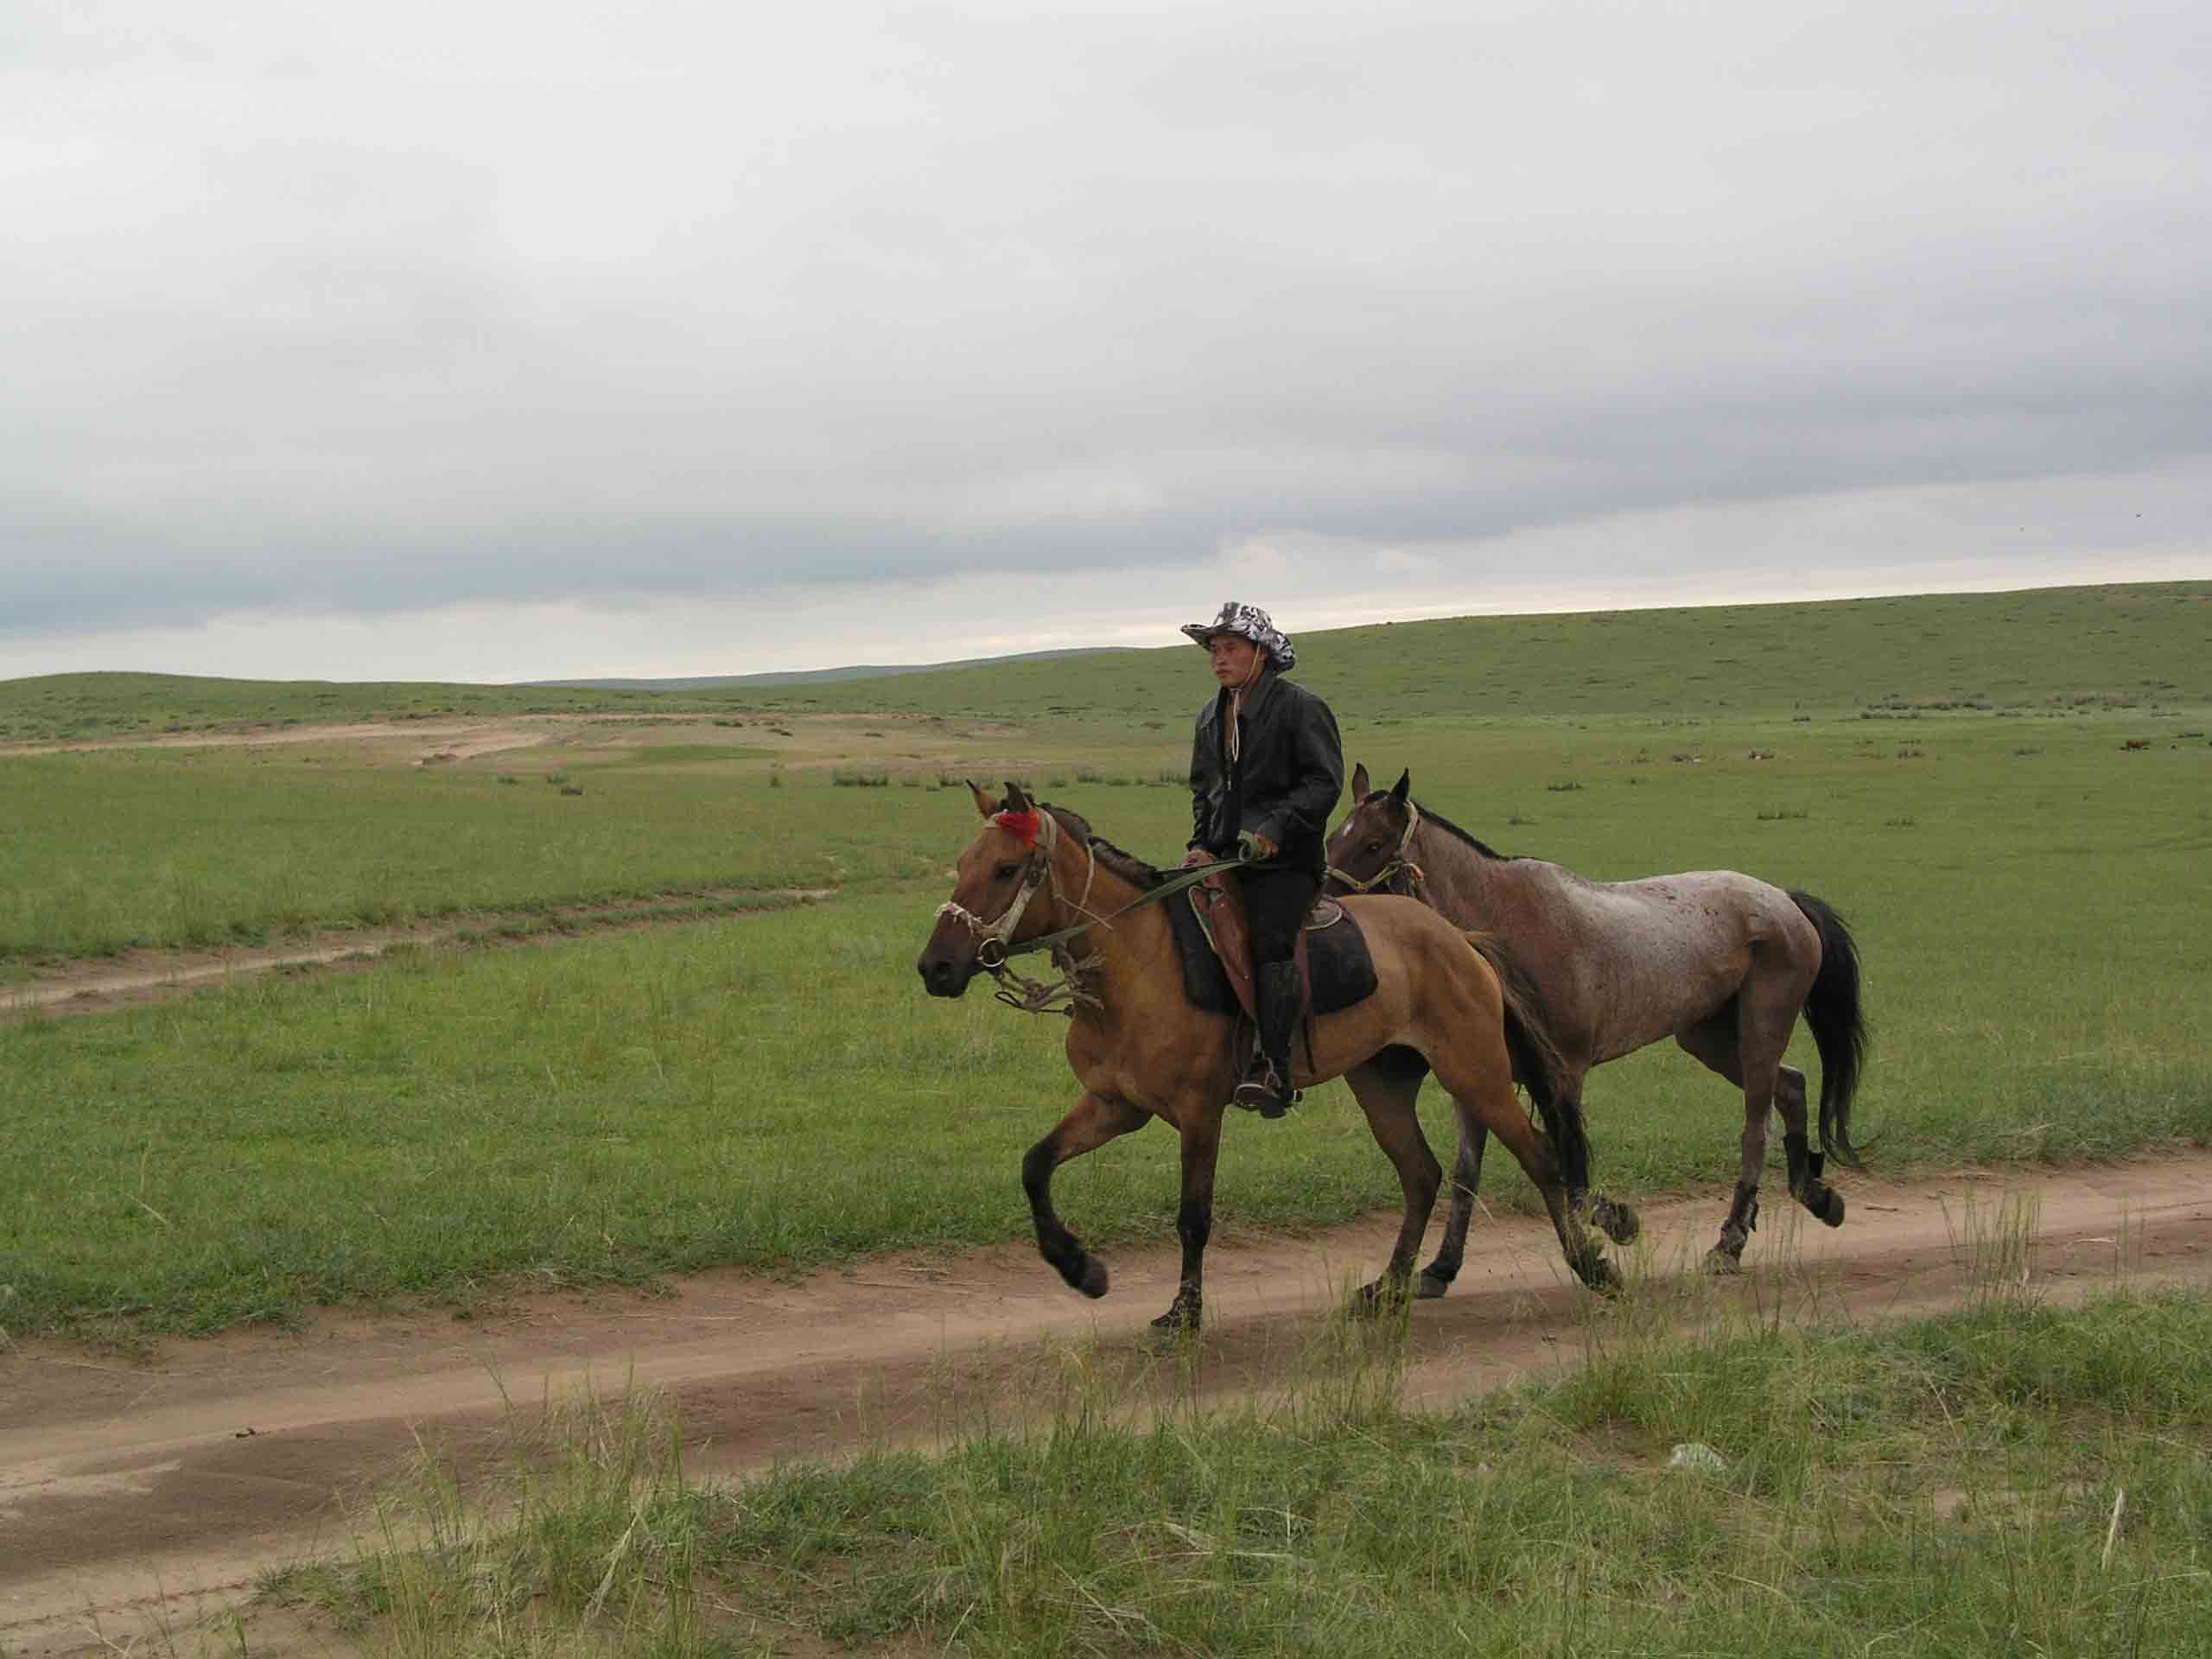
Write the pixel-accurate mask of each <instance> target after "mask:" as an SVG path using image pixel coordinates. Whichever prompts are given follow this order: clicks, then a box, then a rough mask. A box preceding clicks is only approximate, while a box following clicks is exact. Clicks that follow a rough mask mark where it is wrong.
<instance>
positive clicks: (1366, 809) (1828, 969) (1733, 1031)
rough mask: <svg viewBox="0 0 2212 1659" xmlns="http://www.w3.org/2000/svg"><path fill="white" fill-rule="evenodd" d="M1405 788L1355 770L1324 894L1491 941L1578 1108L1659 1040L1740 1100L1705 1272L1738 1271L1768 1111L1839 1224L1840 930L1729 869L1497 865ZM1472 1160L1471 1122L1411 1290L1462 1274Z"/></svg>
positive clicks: (1794, 1184)
mask: <svg viewBox="0 0 2212 1659" xmlns="http://www.w3.org/2000/svg"><path fill="white" fill-rule="evenodd" d="M1411 783H1412V775H1411V774H1410V773H1407V774H1405V775H1402V776H1401V777H1400V778H1399V779H1398V781H1397V784H1396V785H1395V787H1394V788H1391V789H1388V790H1378V791H1372V792H1370V790H1369V788H1368V778H1367V768H1366V767H1365V766H1360V767H1358V768H1357V769H1356V770H1355V771H1354V772H1353V773H1352V780H1351V794H1352V801H1353V806H1352V810H1351V812H1350V813H1349V814H1348V815H1346V817H1345V818H1344V822H1343V823H1340V824H1338V826H1337V829H1336V833H1335V834H1334V835H1332V836H1330V837H1329V866H1330V874H1331V877H1332V880H1331V882H1330V887H1331V889H1332V891H1338V892H1354V893H1374V892H1395V893H1408V894H1412V895H1414V896H1417V897H1420V898H1424V899H1427V901H1428V902H1429V904H1431V905H1432V906H1434V907H1435V908H1436V909H1437V910H1439V911H1440V912H1442V913H1443V914H1444V916H1445V917H1446V918H1447V919H1449V920H1451V921H1452V922H1454V923H1456V924H1458V925H1459V926H1461V927H1465V928H1473V929H1479V930H1481V931H1484V933H1487V934H1489V935H1490V936H1491V938H1492V939H1493V940H1494V942H1495V944H1496V945H1497V948H1498V950H1500V952H1501V954H1502V955H1503V956H1504V957H1505V958H1506V960H1507V961H1508V962H1509V963H1510V964H1511V966H1513V967H1514V968H1516V969H1518V970H1519V973H1520V976H1521V977H1522V980H1523V982H1525V983H1527V984H1528V985H1529V986H1530V987H1531V988H1533V989H1534V991H1535V995H1536V998H1537V1000H1538V1001H1539V1003H1540V1005H1541V1006H1540V1007H1539V1008H1538V1009H1537V1010H1536V1015H1537V1017H1538V1018H1540V1019H1541V1020H1543V1022H1544V1023H1545V1025H1546V1027H1547V1029H1548V1034H1549V1036H1550V1037H1551V1039H1552V1041H1553V1042H1554V1044H1555V1045H1556V1046H1557V1047H1558V1049H1559V1052H1560V1057H1561V1058H1562V1059H1563V1060H1564V1061H1565V1062H1566V1072H1565V1076H1564V1077H1563V1078H1562V1079H1561V1083H1562V1085H1563V1088H1564V1091H1565V1092H1566V1094H1567V1096H1568V1097H1569V1098H1570V1099H1571V1100H1572V1102H1573V1104H1574V1105H1576V1106H1577V1107H1579V1106H1580V1102H1581V1093H1582V1078H1583V1076H1584V1074H1585V1073H1586V1072H1587V1071H1589V1069H1590V1068H1591V1067H1592V1066H1593V1065H1604V1064H1605V1062H1606V1061H1607V1060H1613V1059H1618V1058H1620V1057H1621V1056H1622V1055H1624V1054H1629V1053H1633V1052H1635V1051H1636V1050H1637V1049H1639V1048H1642V1047H1643V1046H1645V1045H1646V1044H1648V1043H1656V1042H1657V1041H1658V1040H1659V1039H1661V1038H1662V1037H1672V1038H1673V1039H1675V1041H1676V1042H1678V1043H1680V1044H1681V1046H1682V1047H1683V1048H1685V1049H1687V1050H1688V1052H1690V1054H1692V1055H1693V1056H1694V1057H1695V1058H1697V1059H1699V1060H1700V1061H1702V1062H1703V1063H1704V1064H1705V1065H1707V1066H1709V1067H1711V1068H1712V1069H1713V1071H1717V1072H1719V1074H1720V1075H1721V1076H1722V1077H1726V1078H1727V1079H1728V1081H1729V1082H1731V1083H1732V1084H1735V1085H1736V1086H1737V1087H1738V1088H1739V1089H1741V1090H1743V1091H1744V1139H1743V1162H1742V1166H1741V1168H1740V1171H1739V1172H1738V1179H1737V1183H1736V1192H1735V1196H1734V1198H1733V1200H1732V1202H1731V1204H1730V1205H1729V1207H1728V1218H1727V1219H1726V1221H1725V1222H1723V1223H1722V1224H1721V1227H1720V1239H1719V1243H1716V1244H1715V1245H1714V1246H1713V1249H1712V1250H1711V1251H1710V1252H1709V1253H1708V1254H1707V1264H1708V1265H1709V1266H1710V1267H1712V1268H1713V1269H1715V1270H1716V1271H1719V1272H1734V1271H1735V1270H1737V1268H1738V1267H1739V1266H1740V1265H1741V1262H1742V1258H1743V1254H1744V1243H1745V1239H1746V1238H1747V1237H1748V1236H1750V1234H1751V1229H1752V1228H1753V1226H1754V1225H1755V1224H1757V1221H1758V1210H1759V1202H1758V1189H1759V1177H1760V1175H1761V1174H1762V1173H1764V1171H1765V1168H1766V1133H1767V1113H1768V1112H1769V1110H1770V1109H1772V1110H1777V1111H1779V1112H1780V1113H1781V1114H1782V1126H1783V1135H1782V1144H1783V1151H1784V1153H1785V1154H1786V1155H1787V1157H1788V1159H1789V1191H1790V1193H1791V1195H1792V1196H1793V1197H1795V1198H1796V1200H1797V1201H1798V1202H1799V1203H1800V1204H1802V1205H1804V1206H1805V1208H1806V1209H1808V1210H1809V1211H1812V1213H1813V1214H1814V1215H1815V1216H1817V1217H1820V1218H1821V1220H1822V1221H1824V1222H1826V1223H1827V1224H1828V1225H1829V1226H1831V1227H1840V1226H1841V1225H1842V1224H1843V1199H1842V1198H1841V1197H1840V1196H1839V1195H1838V1194H1837V1192H1836V1191H1835V1189H1834V1187H1832V1186H1830V1185H1828V1184H1827V1182H1826V1181H1825V1180H1823V1179H1821V1171H1822V1168H1823V1166H1824V1162H1825V1159H1826V1157H1827V1156H1829V1155H1833V1156H1834V1158H1835V1159H1836V1160H1838V1161H1839V1162H1841V1163H1844V1164H1847V1165H1849V1166H1852V1167H1853V1168H1854V1169H1856V1168H1859V1167H1863V1166H1862V1165H1861V1163H1860V1160H1859V1153H1858V1149H1857V1148H1856V1147H1853V1145H1852V1142H1851V1097H1852V1094H1853V1090H1855V1089H1856V1088H1857V1086H1858V1083H1859V1069H1860V1066H1861V1065H1862V1064H1863V1063H1864V1061H1865V1058H1866V1020H1865V1016H1864V1014H1862V1012H1861V1010H1860V1007H1859V954H1858V950H1857V949H1856V948H1855V947H1854V946H1853V944H1852V939H1851V934H1850V931H1848V930H1847V928H1846V927H1845V926H1844V924H1843V918H1841V917H1840V916H1838V915H1837V914H1836V913H1835V912H1834V911H1833V910H1831V909H1830V908H1829V907H1828V906H1827V905H1825V904H1823V903H1822V902H1821V900H1820V899H1815V898H1814V897H1813V896H1812V895H1811V894H1809V893H1796V892H1792V893H1784V892H1783V890H1782V889H1781V888H1779V887H1770V886H1768V885H1767V884H1766V883H1765V882H1764V881H1758V880H1753V879H1752V878H1751V877H1750V876H1748V875H1741V874H1738V873H1737V872H1735V871H1733V870H1700V871H1696V872H1694V873H1691V874H1683V875H1661V876H1653V877H1651V878H1649V879H1648V880H1642V881H1615V882H1605V883H1599V882H1595V881H1588V880H1584V879H1583V878H1582V877H1580V876H1579V875H1577V874H1574V873H1573V871H1572V870H1568V869H1565V868H1561V867H1560V866H1559V865H1557V864H1548V863H1546V862H1544V861H1542V860H1541V859H1533V858H1508V857H1505V856H1503V855H1501V854H1498V853H1497V852H1494V851H1492V850H1491V849H1490V848H1488V847H1485V846H1484V844H1483V843H1482V842H1479V841H1477V840H1476V839H1475V838H1474V837H1473V836H1471V835H1469V834H1467V833H1466V831H1465V830H1464V829H1459V827H1458V826H1456V825H1454V824H1452V823H1448V822H1447V821H1446V820H1445V819H1442V818H1440V817H1437V816H1436V815H1435V814H1434V813H1433V812H1432V811H1430V810H1427V808H1426V807H1423V806H1421V804H1420V803H1418V802H1416V801H1415V800H1414V798H1412V796H1411V795H1410V793H1409V792H1408V790H1409V787H1410V785H1411ZM1801 1013H1802V1014H1803V1015H1804V1016H1805V1023H1806V1024H1807V1025H1808V1027H1811V1029H1812V1033H1813V1042H1814V1046H1815V1047H1816V1048H1818V1049H1819V1051H1820V1056H1821V1109H1820V1133H1821V1150H1820V1151H1817V1152H1815V1151H1814V1150H1813V1149H1812V1147H1811V1146H1810V1144H1809V1143H1808V1138H1807V1135H1806V1124H1805V1074H1804V1073H1803V1072H1802V1071H1798V1070H1797V1069H1796V1067H1795V1066H1789V1065H1783V1064H1782V1056H1783V1050H1785V1049H1786V1048H1787V1047H1788V1046H1789V1033H1790V1031H1791V1029H1792V1028H1793V1027H1795V1026H1796V1023H1797V1016H1798V1015H1799V1014H1801ZM1483 1148H1484V1141H1483V1135H1482V1132H1481V1130H1480V1129H1479V1128H1477V1129H1476V1130H1475V1131H1474V1133H1473V1134H1471V1135H1465V1136H1463V1137H1462V1138H1461V1140H1460V1142H1459V1157H1458V1160H1456V1162H1455V1163H1454V1165H1453V1167H1452V1208H1451V1213H1450V1215H1449V1217H1448V1218H1447V1220H1446V1224H1445V1230H1444V1242H1443V1243H1442V1245H1441V1246H1440V1249H1438V1251H1437V1254H1436V1259H1435V1260H1434V1261H1433V1262H1430V1263H1429V1265H1428V1266H1427V1268H1424V1269H1422V1272H1421V1281H1420V1284H1419V1287H1418V1294H1421V1295H1423V1296H1441V1295H1442V1294H1444V1292H1445V1288H1446V1287H1447V1286H1448V1285H1450V1284H1451V1282H1452V1279H1453V1278H1454V1277H1456V1276H1457V1274H1459V1263H1460V1260H1461V1257H1462V1255H1463V1253H1464V1252H1465V1248H1466V1241H1467V1223H1468V1219H1469V1217H1470V1216H1471V1213H1472V1211H1473V1209H1474V1200H1475V1189H1476V1186H1477V1184H1478V1182H1479V1181H1480V1180H1481V1179H1482V1166H1483Z"/></svg>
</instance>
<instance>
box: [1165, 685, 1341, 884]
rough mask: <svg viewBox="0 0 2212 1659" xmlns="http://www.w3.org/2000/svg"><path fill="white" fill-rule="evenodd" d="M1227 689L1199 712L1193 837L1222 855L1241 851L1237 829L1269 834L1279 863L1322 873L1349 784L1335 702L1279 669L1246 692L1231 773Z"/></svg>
mask: <svg viewBox="0 0 2212 1659" xmlns="http://www.w3.org/2000/svg"><path fill="white" fill-rule="evenodd" d="M1228 713H1229V692H1228V690H1227V689H1226V688H1224V689H1223V690H1220V691H1218V692H1217V693H1216V694H1215V695H1214V699H1213V701H1212V702H1209V703H1207V704H1206V705H1205V707H1204V708H1202V709H1199V710H1198V732H1197V734H1196V737H1195V739H1194V741H1192V746H1191V842H1190V844H1191V845H1192V846H1193V847H1203V848H1204V849H1205V850H1206V851H1208V852H1210V853H1212V854H1214V855H1217V856H1218V857H1227V856H1229V855H1230V854H1233V853H1234V852H1235V851H1236V836H1237V834H1238V832H1239V831H1242V830H1249V831H1251V832H1252V833H1253V834H1255V835H1262V836H1266V837H1267V838H1268V840H1269V841H1272V842H1274V844H1275V845H1276V846H1277V847H1278V848H1280V849H1281V851H1280V852H1279V853H1278V854H1277V857H1278V858H1279V859H1280V861H1281V862H1282V863H1284V864H1287V865H1290V866H1294V867H1295V868H1304V869H1310V870H1312V871H1313V872H1314V873H1315V874H1319V873H1320V872H1321V871H1322V870H1324V869H1325V868H1327V865H1328V855H1327V853H1326V852H1325V849H1324V843H1325V840H1326V838H1327V836H1328V829H1329V814H1330V812H1331V811H1332V810H1334V809H1335V807H1336V804H1337V797H1338V795H1339V794H1341V793H1342V792H1343V790H1344V740H1343V739H1342V738H1340V737H1338V735H1337V717H1336V716H1335V715H1332V714H1331V713H1330V712H1329V705H1328V704H1327V703H1325V702H1322V701H1321V699H1320V698H1319V697H1317V696H1314V695H1313V693H1312V692H1311V691H1308V690H1306V688H1305V687H1304V686H1302V685H1300V684H1299V683H1296V682H1295V681H1294V680H1286V679H1285V678H1283V677H1282V676H1281V674H1279V673H1277V672H1276V671H1274V669H1272V668H1269V669H1267V670H1265V671H1262V674H1261V675H1260V677H1259V678H1258V680H1256V681H1255V682H1254V683H1253V685H1252V688H1251V689H1250V690H1249V691H1247V692H1246V693H1245V694H1244V712H1243V717H1242V718H1241V719H1240V720H1239V721H1238V731H1239V753H1238V755H1237V760H1236V767H1235V769H1234V773H1233V775H1232V772H1231V768H1230V764H1229V750H1228V747H1227V745H1226V744H1225V743H1224V741H1223V732H1222V728H1223V725H1224V722H1225V721H1226V720H1227V718H1228Z"/></svg>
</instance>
